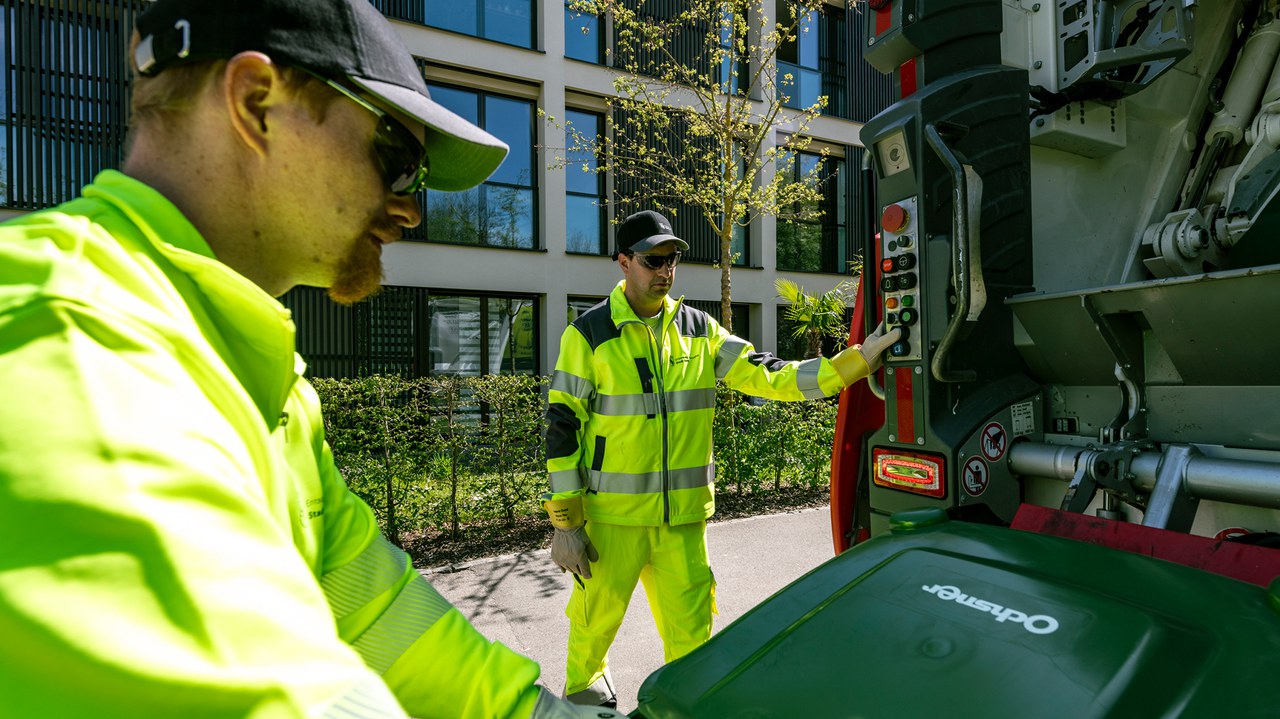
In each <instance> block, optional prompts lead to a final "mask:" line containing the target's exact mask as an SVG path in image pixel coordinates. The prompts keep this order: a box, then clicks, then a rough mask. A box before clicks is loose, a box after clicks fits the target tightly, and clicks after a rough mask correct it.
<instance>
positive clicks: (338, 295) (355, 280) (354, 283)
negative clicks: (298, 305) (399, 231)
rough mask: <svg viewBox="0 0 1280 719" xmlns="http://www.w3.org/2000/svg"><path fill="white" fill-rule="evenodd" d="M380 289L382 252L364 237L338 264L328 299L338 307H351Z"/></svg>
mask: <svg viewBox="0 0 1280 719" xmlns="http://www.w3.org/2000/svg"><path fill="white" fill-rule="evenodd" d="M381 288H382V251H381V250H380V249H379V248H378V247H375V246H374V244H373V240H371V239H370V238H369V237H368V236H365V237H363V238H361V241H360V242H357V243H355V244H354V245H353V246H352V248H351V251H350V252H348V253H347V256H346V257H344V258H342V261H341V262H340V263H339V264H338V274H337V277H335V278H334V280H333V284H332V285H330V286H329V298H330V299H332V300H333V301H334V302H337V303H338V304H340V305H352V304H355V303H356V302H359V301H360V300H363V299H365V298H366V297H369V296H371V295H373V294H374V293H376V292H377V291H378V290H379V289H381Z"/></svg>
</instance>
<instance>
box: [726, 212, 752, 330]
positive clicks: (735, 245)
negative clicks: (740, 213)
mask: <svg viewBox="0 0 1280 719" xmlns="http://www.w3.org/2000/svg"><path fill="white" fill-rule="evenodd" d="M729 250H730V251H731V252H733V257H734V259H733V264H735V265H739V266H742V265H746V264H747V260H748V259H750V258H748V257H747V228H745V227H743V226H742V225H734V226H733V239H732V240H731V241H730V242H729ZM734 328H735V329H737V328H738V327H737V325H736V324H735V325H734ZM743 329H745V328H743Z"/></svg>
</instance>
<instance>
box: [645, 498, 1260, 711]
mask: <svg viewBox="0 0 1280 719" xmlns="http://www.w3.org/2000/svg"><path fill="white" fill-rule="evenodd" d="M1277 679H1280V582H1277V583H1272V585H1271V588H1270V589H1269V590H1268V589H1267V588H1263V587H1259V586H1256V585H1253V584H1246V583H1244V582H1240V581H1237V580H1234V579H1229V578H1226V577H1222V576H1219V575H1216V574H1209V573H1207V572H1203V571H1200V570H1197V569H1192V568H1189V567H1184V566H1182V565H1178V564H1173V563H1170V562H1165V561H1162V560H1158V559H1152V558H1150V557H1145V556H1141V555H1137V554H1131V553H1128V552H1122V551H1119V550H1114V549H1108V548H1105V547H1099V546H1095V545H1091V544H1086V543H1083V542H1079V541H1074V540H1070V539H1062V538H1058V537H1052V536H1045V535H1039V534H1032V533H1028V532H1022V531H1018V530H1012V529H1004V528H999V527H990V526H983V525H976V524H968V523H964V522H952V521H947V519H946V516H945V514H942V513H941V512H940V511H935V510H920V511H917V512H911V513H900V514H897V515H894V529H893V531H892V532H890V533H888V534H886V535H884V536H881V537H878V538H876V539H873V540H871V541H869V542H866V543H864V544H862V545H859V546H858V547H855V548H854V549H851V550H850V551H848V552H845V553H844V554H842V555H840V556H838V557H836V558H834V559H832V560H831V561H829V562H827V563H825V564H823V565H822V566H820V567H818V568H817V569H815V570H813V571H812V572H810V573H809V574H807V575H805V576H804V577H801V578H800V579H799V580H797V581H795V582H794V583H792V584H791V585H789V586H787V587H786V588H784V589H782V590H781V591H779V592H778V593H777V594H775V595H773V596H772V597H771V598H769V599H768V600H766V601H764V602H763V603H761V604H760V605H759V606H757V607H755V608H754V609H752V610H751V611H750V612H748V613H747V614H745V615H743V616H742V618H740V619H739V620H738V621H736V622H734V623H733V624H731V625H729V626H728V627H726V628H725V629H723V630H722V631H720V632H719V633H717V634H716V635H715V636H714V637H713V638H712V639H711V641H710V642H708V643H707V644H706V645H704V646H703V647H701V648H699V649H698V650H696V651H694V652H692V653H691V654H689V655H688V656H686V657H684V658H682V659H680V660H678V661H675V662H672V663H671V664H668V665H666V666H664V667H662V668H661V669H659V670H658V671H656V672H654V673H653V674H652V675H650V676H649V678H648V679H647V680H645V682H644V684H643V686H642V687H641V689H640V693H639V696H638V708H637V710H636V712H635V713H634V714H633V715H632V716H637V717H645V718H647V719H677V718H684V717H689V718H693V717H697V718H698V719H716V718H717V717H726V718H727V717H733V718H734V719H764V718H766V717H779V718H782V717H786V718H787V719H795V718H799V717H803V718H811V717H812V718H818V717H842V718H850V717H867V718H874V717H894V718H895V719H901V718H903V717H945V718H947V719H952V718H958V717H982V718H983V719H990V718H992V717H1037V718H1038V717H1063V718H1069V719H1081V718H1084V717H1116V718H1120V717H1123V718H1125V719H1131V718H1135V717H1175V716H1177V717H1214V718H1216V717H1233V718H1235V717H1280V681H1277Z"/></svg>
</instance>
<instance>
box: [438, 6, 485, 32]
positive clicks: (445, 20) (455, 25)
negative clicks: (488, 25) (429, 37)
mask: <svg viewBox="0 0 1280 719" xmlns="http://www.w3.org/2000/svg"><path fill="white" fill-rule="evenodd" d="M426 17H427V24H428V25H430V26H431V27H438V28H441V29H442V30H453V31H454V32H461V33H466V34H468V35H478V34H479V28H478V26H477V22H476V19H477V18H476V0H427V12H426Z"/></svg>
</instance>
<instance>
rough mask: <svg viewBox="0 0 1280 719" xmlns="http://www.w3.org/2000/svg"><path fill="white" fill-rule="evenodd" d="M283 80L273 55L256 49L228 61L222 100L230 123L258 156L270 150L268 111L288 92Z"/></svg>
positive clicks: (224, 75)
mask: <svg viewBox="0 0 1280 719" xmlns="http://www.w3.org/2000/svg"><path fill="white" fill-rule="evenodd" d="M283 80H284V78H283V77H281V75H280V68H279V67H277V66H276V65H275V64H273V63H272V62H271V58H269V57H267V56H266V55H264V54H262V53H260V52H253V51H248V52H242V53H240V54H239V55H236V56H235V57H233V58H231V59H230V60H228V61H227V69H226V71H225V73H224V74H223V76H222V92H223V100H224V102H226V106H227V111H228V113H227V114H228V115H229V116H230V118H231V126H232V128H234V129H235V131H236V134H237V135H238V136H239V137H240V140H241V141H242V142H243V143H244V145H245V146H246V147H247V148H249V149H250V150H251V151H253V152H255V153H257V154H259V155H265V154H266V152H267V144H268V139H269V129H270V128H269V125H268V119H267V113H268V111H269V110H271V109H273V108H274V106H275V105H276V104H277V103H278V102H279V101H280V100H281V99H282V98H283V97H284V95H285V93H284V92H283V90H284V81H283Z"/></svg>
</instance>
